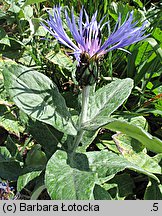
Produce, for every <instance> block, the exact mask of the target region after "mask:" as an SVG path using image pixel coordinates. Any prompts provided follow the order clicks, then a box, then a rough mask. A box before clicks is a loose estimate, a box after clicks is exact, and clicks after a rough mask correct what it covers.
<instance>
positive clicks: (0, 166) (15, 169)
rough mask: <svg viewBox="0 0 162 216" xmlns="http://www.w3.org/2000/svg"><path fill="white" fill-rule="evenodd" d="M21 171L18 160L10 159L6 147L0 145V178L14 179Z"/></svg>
mask: <svg viewBox="0 0 162 216" xmlns="http://www.w3.org/2000/svg"><path fill="white" fill-rule="evenodd" d="M21 172H22V169H21V167H20V164H19V162H17V161H13V160H11V155H10V153H9V151H8V150H7V148H6V147H0V178H3V179H7V180H16V179H17V178H18V176H19V175H21Z"/></svg>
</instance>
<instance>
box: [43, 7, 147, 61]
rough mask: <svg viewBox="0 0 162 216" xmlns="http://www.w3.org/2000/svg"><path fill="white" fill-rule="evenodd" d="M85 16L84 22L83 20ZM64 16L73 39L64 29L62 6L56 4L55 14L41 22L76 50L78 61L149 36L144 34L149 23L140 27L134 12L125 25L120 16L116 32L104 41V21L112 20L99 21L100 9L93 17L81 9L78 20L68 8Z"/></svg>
mask: <svg viewBox="0 0 162 216" xmlns="http://www.w3.org/2000/svg"><path fill="white" fill-rule="evenodd" d="M83 15H84V17H85V22H83ZM65 19H66V22H67V25H68V27H69V30H70V32H71V34H72V36H73V40H72V39H70V37H69V36H68V35H67V33H66V32H65V30H64V28H63V22H62V19H61V7H54V8H53V15H52V14H50V13H49V20H47V21H46V20H44V23H42V25H43V26H44V28H45V29H47V31H48V32H49V33H50V34H51V35H53V36H54V37H55V38H56V39H57V40H58V41H59V42H60V43H62V44H64V45H65V46H67V47H69V48H70V49H71V50H73V54H74V55H75V58H76V59H77V61H78V62H79V63H80V61H81V57H82V55H84V57H85V56H86V57H87V58H93V57H96V58H99V57H100V56H102V55H104V54H106V53H107V52H109V51H111V50H114V49H123V47H125V46H128V45H131V44H133V43H136V42H138V41H141V40H143V39H144V38H146V37H147V36H144V33H145V25H146V23H143V25H142V26H141V27H137V22H133V12H131V13H130V14H129V15H127V18H126V20H125V21H124V23H123V24H121V15H119V18H118V21H117V23H116V26H115V28H114V31H113V32H112V34H111V35H110V36H109V37H108V38H107V40H105V42H103V43H102V38H101V32H102V29H103V27H104V26H105V24H108V25H109V23H108V22H106V23H103V19H104V18H103V19H101V20H100V21H99V22H97V12H95V13H94V15H93V16H92V18H91V19H90V18H89V16H88V14H87V13H86V11H85V10H83V9H81V10H80V15H79V18H78V20H77V21H76V18H75V16H74V11H73V9H72V11H71V18H70V17H69V15H68V13H67V10H66V9H65ZM73 41H74V42H73Z"/></svg>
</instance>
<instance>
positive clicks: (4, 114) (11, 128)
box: [0, 102, 23, 135]
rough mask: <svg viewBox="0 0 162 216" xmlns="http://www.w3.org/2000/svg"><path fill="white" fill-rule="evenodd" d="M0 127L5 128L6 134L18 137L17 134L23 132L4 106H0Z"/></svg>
mask: <svg viewBox="0 0 162 216" xmlns="http://www.w3.org/2000/svg"><path fill="white" fill-rule="evenodd" d="M6 103H7V102H6ZM4 104H5V102H4ZM0 127H3V128H5V129H6V130H7V131H8V132H10V133H13V134H15V135H19V133H20V132H22V131H23V128H22V127H21V126H20V125H19V122H18V121H17V119H16V117H15V116H14V115H13V114H12V113H11V111H10V109H9V108H7V106H5V105H0Z"/></svg>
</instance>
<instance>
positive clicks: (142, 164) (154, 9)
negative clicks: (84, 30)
mask: <svg viewBox="0 0 162 216" xmlns="http://www.w3.org/2000/svg"><path fill="white" fill-rule="evenodd" d="M100 2H101V1H99V0H97V1H95V3H94V1H87V0H81V1H73V2H69V1H66V0H64V1H48V0H12V1H11V0H4V1H3V2H1V3H0V24H1V26H0V55H1V56H0V58H1V59H0V170H1V172H0V178H1V179H3V180H4V181H9V184H10V185H12V186H13V187H14V188H15V191H14V193H15V195H16V193H20V194H21V197H22V198H23V199H38V198H39V199H44V198H45V199H46V198H47V199H49V198H50V199H55V200H56V199H67V200H69V199H71V200H72V199H73V200H75V199H80V200H85V199H86V200H87V199H96V200H99V199H106V200H125V199H145V200H149V199H152V200H156V199H162V100H161V99H162V84H161V80H162V39H161V38H162V37H161V35H162V31H161V29H162V14H161V10H160V7H161V3H160V1H157V2H156V3H155V4H153V3H151V2H150V1H141V0H133V1H131V3H130V1H127V0H123V1H110V0H104V1H103V4H101V3H100ZM58 3H60V5H61V6H62V7H65V6H67V7H68V8H71V7H72V6H74V11H76V12H79V10H80V8H81V5H84V7H85V8H86V9H87V11H89V14H91V15H92V14H93V13H94V12H95V10H96V9H97V10H98V16H99V17H98V18H99V19H100V18H102V16H103V14H105V15H106V18H107V19H109V21H110V24H111V26H112V29H113V27H114V25H115V21H116V20H117V18H118V14H119V12H120V13H122V15H123V16H122V17H123V20H124V19H125V18H126V15H127V13H128V12H130V11H132V10H134V16H135V20H138V21H140V22H141V23H142V22H143V21H145V20H147V21H148V27H147V33H149V37H148V38H147V39H145V40H144V41H143V42H139V43H136V44H133V45H131V46H130V47H128V48H127V49H128V50H129V51H130V52H131V54H127V53H124V52H122V51H120V50H116V51H113V52H109V53H107V54H106V56H105V57H104V59H102V60H101V61H100V62H99V67H100V71H101V74H100V79H99V80H98V82H97V83H96V85H95V86H91V87H90V89H89V91H90V92H89V94H90V96H89V105H88V113H87V116H88V120H87V121H86V122H84V123H83V124H81V125H79V121H80V118H81V113H82V106H83V96H82V94H81V92H82V90H81V88H79V87H78V85H77V81H76V79H75V71H76V62H74V60H73V58H72V57H71V55H69V51H68V50H66V48H65V47H64V46H61V45H60V44H59V43H58V42H57V41H56V40H55V39H54V38H52V37H51V36H50V35H49V34H48V33H47V32H46V31H45V30H44V29H43V27H42V26H41V25H40V21H41V20H42V19H45V18H46V17H47V13H46V12H45V11H46V9H47V8H52V7H53V5H54V4H58ZM75 15H76V16H77V13H76V14H75ZM65 28H66V30H67V32H68V34H70V32H69V30H68V29H67V26H65ZM109 33H110V32H108V30H106V29H105V31H104V32H103V38H106V37H107V35H108V34H109ZM45 38H48V39H45ZM79 136H80V137H81V138H82V139H81V140H80V139H79V141H78V142H79V145H78V146H74V144H75V142H76V141H77V138H76V137H79Z"/></svg>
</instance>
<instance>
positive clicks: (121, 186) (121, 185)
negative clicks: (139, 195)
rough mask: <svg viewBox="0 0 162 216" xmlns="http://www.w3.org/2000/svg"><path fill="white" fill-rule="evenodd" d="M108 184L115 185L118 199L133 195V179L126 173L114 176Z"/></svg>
mask: <svg viewBox="0 0 162 216" xmlns="http://www.w3.org/2000/svg"><path fill="white" fill-rule="evenodd" d="M108 184H117V187H118V196H119V197H120V198H122V197H127V196H128V195H130V194H133V189H134V188H135V185H134V182H133V179H132V178H131V177H130V175H129V174H127V173H123V174H120V175H116V176H115V177H114V178H113V179H111V180H110V181H109V182H108Z"/></svg>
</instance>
